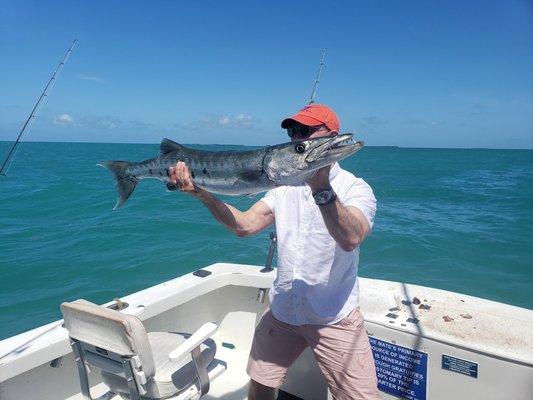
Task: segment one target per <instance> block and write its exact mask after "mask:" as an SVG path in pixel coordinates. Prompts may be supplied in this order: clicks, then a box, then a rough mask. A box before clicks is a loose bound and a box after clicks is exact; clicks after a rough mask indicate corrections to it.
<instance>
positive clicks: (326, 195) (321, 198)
mask: <svg viewBox="0 0 533 400" xmlns="http://www.w3.org/2000/svg"><path fill="white" fill-rule="evenodd" d="M332 196H333V190H322V191H320V192H318V193H316V194H315V195H314V196H313V197H314V198H315V203H316V204H319V205H320V204H324V203H327V202H328V201H329V200H330V199H331V197H332Z"/></svg>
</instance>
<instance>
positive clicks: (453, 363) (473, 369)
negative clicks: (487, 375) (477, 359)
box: [442, 354, 477, 379]
mask: <svg viewBox="0 0 533 400" xmlns="http://www.w3.org/2000/svg"><path fill="white" fill-rule="evenodd" d="M442 369H447V370H448V371H453V372H458V373H460V374H463V375H468V376H471V377H472V378H476V379H477V364H476V363H474V362H472V361H466V360H461V359H460V358H455V357H452V356H448V355H446V354H443V355H442Z"/></svg>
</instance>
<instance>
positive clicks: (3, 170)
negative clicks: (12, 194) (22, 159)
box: [0, 39, 78, 176]
mask: <svg viewBox="0 0 533 400" xmlns="http://www.w3.org/2000/svg"><path fill="white" fill-rule="evenodd" d="M76 43H78V39H74V41H73V42H72V44H71V45H70V48H69V49H68V51H67V54H65V56H64V57H63V59H62V60H61V62H60V63H59V65H58V66H57V68H56V70H55V71H54V73H53V75H52V77H51V78H50V80H49V81H48V83H47V84H46V86H45V88H44V90H43V92H42V93H41V96H40V97H39V100H37V103H36V104H35V106H34V107H33V110H31V113H30V116H29V117H28V119H27V120H26V122H25V123H24V126H23V127H22V129H21V131H20V133H19V135H18V137H17V140H15V143H13V146H12V147H11V150H10V151H9V154H8V155H7V157H6V159H5V160H4V163H3V164H2V167H1V168H0V175H4V176H6V174H7V171H8V170H9V167H10V166H11V163H12V162H13V160H14V159H15V154H14V153H15V149H16V147H17V145H18V144H19V142H20V138H21V137H22V135H23V134H24V131H25V130H26V128H27V127H28V126H29V125H30V121H32V119H34V118H36V116H37V109H38V108H39V106H40V105H41V103H42V102H43V100H44V98H45V97H47V96H48V91H49V90H50V89H51V88H52V87H53V86H54V83H55V80H56V79H57V76H58V75H59V73H60V72H61V70H62V69H63V65H65V63H66V62H67V59H68V57H69V56H70V53H72V50H73V49H74V46H75V45H76ZM12 155H13V157H12V158H11V156H12ZM10 158H11V163H9V165H8V162H9V160H10ZM6 165H7V168H6Z"/></svg>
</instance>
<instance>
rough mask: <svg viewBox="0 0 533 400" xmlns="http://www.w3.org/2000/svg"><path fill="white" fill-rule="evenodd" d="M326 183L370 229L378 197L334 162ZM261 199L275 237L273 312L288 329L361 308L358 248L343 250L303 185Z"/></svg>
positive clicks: (283, 188)
mask: <svg viewBox="0 0 533 400" xmlns="http://www.w3.org/2000/svg"><path fill="white" fill-rule="evenodd" d="M329 179H330V184H331V187H332V188H333V190H334V191H335V193H336V194H337V197H338V199H339V201H340V202H341V203H342V204H343V205H344V206H345V207H357V208H358V209H359V210H361V212H362V213H363V215H364V216H365V217H366V218H367V220H368V223H369V224H370V227H372V225H373V222H374V215H375V213H376V198H375V197H374V193H373V192H372V189H371V187H370V186H369V185H368V184H367V183H366V182H365V181H364V180H362V179H360V178H356V177H355V176H354V175H353V174H351V173H350V172H348V171H345V170H343V169H341V168H340V167H339V164H337V163H336V164H334V165H333V166H332V168H331V171H330V176H329ZM261 200H262V201H264V202H265V203H266V204H267V205H268V206H269V207H270V209H271V210H272V212H273V213H274V217H275V221H276V232H277V236H278V268H277V277H276V279H275V281H274V284H273V287H272V290H270V303H271V304H270V307H271V312H272V314H273V315H274V317H276V318H277V319H278V320H280V321H283V322H286V323H288V324H292V325H303V324H320V325H329V324H334V323H335V322H338V321H340V320H341V319H343V318H344V317H345V316H347V315H348V314H349V313H350V312H351V311H352V310H353V309H354V308H355V307H357V306H358V305H359V283H358V280H357V264H358V263H359V246H357V248H356V249H354V250H353V251H349V252H346V251H344V250H343V249H342V248H341V247H340V246H339V245H338V244H337V242H335V239H333V237H331V235H330V234H329V232H328V230H327V228H326V225H325V223H324V219H323V217H322V214H321V212H320V210H319V208H318V206H317V205H316V204H315V201H314V199H313V195H312V193H311V189H310V188H309V186H307V185H300V186H280V187H277V188H275V189H272V190H270V191H269V192H268V193H267V194H266V195H265V197H263V198H262V199H261Z"/></svg>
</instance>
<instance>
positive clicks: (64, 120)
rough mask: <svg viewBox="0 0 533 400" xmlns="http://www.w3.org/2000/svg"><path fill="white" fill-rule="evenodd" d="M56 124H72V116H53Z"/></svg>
mask: <svg viewBox="0 0 533 400" xmlns="http://www.w3.org/2000/svg"><path fill="white" fill-rule="evenodd" d="M54 124H56V125H74V118H72V116H71V115H70V114H66V113H64V114H59V115H56V116H55V117H54Z"/></svg>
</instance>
